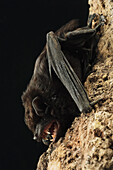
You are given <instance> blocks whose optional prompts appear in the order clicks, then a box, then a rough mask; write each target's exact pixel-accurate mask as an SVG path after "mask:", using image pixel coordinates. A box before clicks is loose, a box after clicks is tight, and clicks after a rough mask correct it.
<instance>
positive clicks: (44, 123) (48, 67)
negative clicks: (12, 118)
mask: <svg viewBox="0 0 113 170" xmlns="http://www.w3.org/2000/svg"><path fill="white" fill-rule="evenodd" d="M93 17H94V16H93ZM100 25H101V24H99V25H98V26H97V27H96V28H95V29H91V28H90V27H91V22H90V24H89V25H88V26H86V27H83V28H78V22H77V21H76V20H72V21H70V22H69V23H68V24H66V25H65V26H63V27H62V28H60V29H59V30H58V31H57V32H56V33H53V32H49V33H48V34H47V43H46V46H45V48H44V50H43V51H42V53H41V54H40V56H39V57H38V59H37V60H36V64H35V68H34V73H33V76H32V78H31V81H30V83H29V85H28V87H27V90H26V91H25V92H24V93H23V96H22V101H23V105H24V107H25V123H26V124H27V126H28V127H29V129H30V130H31V131H32V132H33V134H34V139H35V140H37V141H43V143H44V144H47V145H48V144H49V143H50V142H52V141H56V140H57V139H58V138H59V137H60V136H63V135H64V133H65V131H66V129H67V128H68V127H69V126H70V125H71V123H72V121H73V119H74V117H75V116H78V115H79V114H80V112H89V111H91V109H92V106H91V103H90V101H89V99H88V96H87V93H86V91H85V90H84V87H83V85H82V82H83V81H84V79H85V78H86V76H87V73H88V71H89V68H90V66H91V65H92V62H93V60H94V56H95V55H94V49H95V47H96V44H97V38H96V32H97V30H98V28H99V26H100Z"/></svg>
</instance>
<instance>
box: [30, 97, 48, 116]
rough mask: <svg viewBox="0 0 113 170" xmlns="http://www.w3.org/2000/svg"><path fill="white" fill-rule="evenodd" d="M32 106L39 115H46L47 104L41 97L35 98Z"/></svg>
mask: <svg viewBox="0 0 113 170" xmlns="http://www.w3.org/2000/svg"><path fill="white" fill-rule="evenodd" d="M32 106H33V108H34V110H35V112H36V114H37V115H38V116H41V117H42V116H44V113H45V110H46V107H47V105H46V104H44V103H43V102H42V101H41V100H40V98H39V97H35V98H34V99H33V101H32Z"/></svg>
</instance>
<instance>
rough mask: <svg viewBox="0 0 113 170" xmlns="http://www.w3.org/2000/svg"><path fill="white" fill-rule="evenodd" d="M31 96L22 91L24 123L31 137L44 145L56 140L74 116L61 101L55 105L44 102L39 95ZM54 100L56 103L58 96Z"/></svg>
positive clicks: (62, 134)
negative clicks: (31, 134) (30, 132)
mask: <svg viewBox="0 0 113 170" xmlns="http://www.w3.org/2000/svg"><path fill="white" fill-rule="evenodd" d="M31 96H32V95H27V93H24V94H23V96H22V100H23V105H24V107H25V123H26V125H27V126H28V127H29V129H30V130H31V131H32V132H33V136H34V137H33V139H34V140H36V141H37V142H41V141H42V142H43V143H44V144H45V145H49V144H50V143H51V142H56V141H57V140H58V139H59V138H60V137H61V136H64V134H65V132H66V130H67V128H68V127H69V126H70V125H71V122H72V121H73V119H74V117H75V116H74V114H72V115H71V114H70V113H69V112H70V111H69V109H70V108H66V106H65V105H64V104H63V103H61V104H58V105H59V107H56V106H55V104H54V105H53V104H48V103H46V101H45V100H44V99H43V98H42V97H41V96H40V95H38V96H35V97H33V98H31ZM61 98H62V97H61ZM54 100H56V101H55V103H57V100H58V102H59V101H60V98H58V99H55V98H54ZM64 103H65V102H64ZM74 111H75V110H74Z"/></svg>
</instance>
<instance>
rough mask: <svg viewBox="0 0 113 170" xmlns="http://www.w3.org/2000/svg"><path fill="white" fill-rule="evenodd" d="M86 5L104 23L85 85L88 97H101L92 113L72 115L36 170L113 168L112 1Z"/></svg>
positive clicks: (103, 169)
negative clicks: (104, 20) (69, 122)
mask: <svg viewBox="0 0 113 170" xmlns="http://www.w3.org/2000/svg"><path fill="white" fill-rule="evenodd" d="M89 4H90V14H93V13H96V14H103V15H104V16H105V19H106V23H105V25H104V26H103V27H102V29H101V32H102V36H101V38H100V41H99V43H98V56H97V62H96V64H95V65H94V67H93V70H92V73H91V74H90V75H89V76H88V78H87V80H86V82H85V87H86V91H87V92H88V95H89V98H90V99H91V100H97V99H100V98H102V100H101V101H100V102H98V104H96V105H95V108H94V109H93V110H92V112H91V113H89V114H81V116H80V117H77V118H75V120H74V122H73V123H72V126H71V127H70V129H68V131H67V133H66V135H65V138H61V139H60V140H59V141H58V142H57V143H55V144H51V145H50V146H49V148H48V150H47V151H46V152H45V153H43V155H42V156H41V157H40V159H39V162H38V165H37V170H66V169H68V170H69V169H70V170H75V169H76V170H85V169H86V170H105V169H111V170H112V169H113V1H112V0H89Z"/></svg>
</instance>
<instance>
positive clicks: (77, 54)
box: [22, 20, 88, 138]
mask: <svg viewBox="0 0 113 170" xmlns="http://www.w3.org/2000/svg"><path fill="white" fill-rule="evenodd" d="M77 28H78V24H77V21H76V20H72V21H71V22H69V23H68V24H67V25H65V26H63V27H62V28H60V29H59V30H58V31H57V32H56V33H55V34H56V35H57V36H59V37H63V35H64V33H67V32H69V31H73V30H75V29H77ZM70 49H71V50H70ZM62 51H63V53H64V55H65V56H66V58H67V59H68V61H69V63H70V64H71V66H72V67H73V69H74V71H75V72H76V74H77V75H78V77H79V79H80V80H81V81H83V78H84V76H83V65H82V64H83V58H82V57H81V56H85V57H87V55H88V52H87V51H86V52H84V51H82V50H81V51H80V50H77V49H76V48H75V49H72V48H71V47H68V48H65V47H62ZM37 96H38V103H37V108H38V107H39V109H40V110H41V112H43V113H44V114H43V116H40V115H37V114H36V113H35V110H34V109H33V107H32V101H33V99H34V98H35V97H37ZM22 101H23V105H24V107H25V123H26V124H27V126H28V127H29V129H30V130H31V131H32V132H33V133H34V132H35V129H36V126H37V124H40V126H43V121H44V122H45V121H49V120H48V119H49V118H50V119H56V120H58V121H59V122H60V129H61V130H59V132H58V136H57V138H59V136H61V135H63V134H64V133H65V130H66V129H67V128H68V127H69V126H70V124H71V122H72V121H73V119H74V117H75V116H77V115H79V110H78V108H77V106H76V104H75V103H74V101H73V99H72V98H71V96H70V94H69V93H68V91H67V90H66V89H65V87H64V86H63V84H62V83H61V82H60V80H59V79H58V78H57V76H56V75H55V73H54V72H53V71H52V79H50V76H49V71H48V63H47V59H46V47H45V48H44V50H43V51H42V53H41V54H40V55H39V57H38V59H37V61H36V64H35V68H34V73H33V76H32V78H31V81H30V83H29V85H28V87H27V89H26V91H25V92H24V93H23V95H22ZM48 106H49V111H48V112H47V113H46V114H45V110H46V108H47V107H48Z"/></svg>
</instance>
